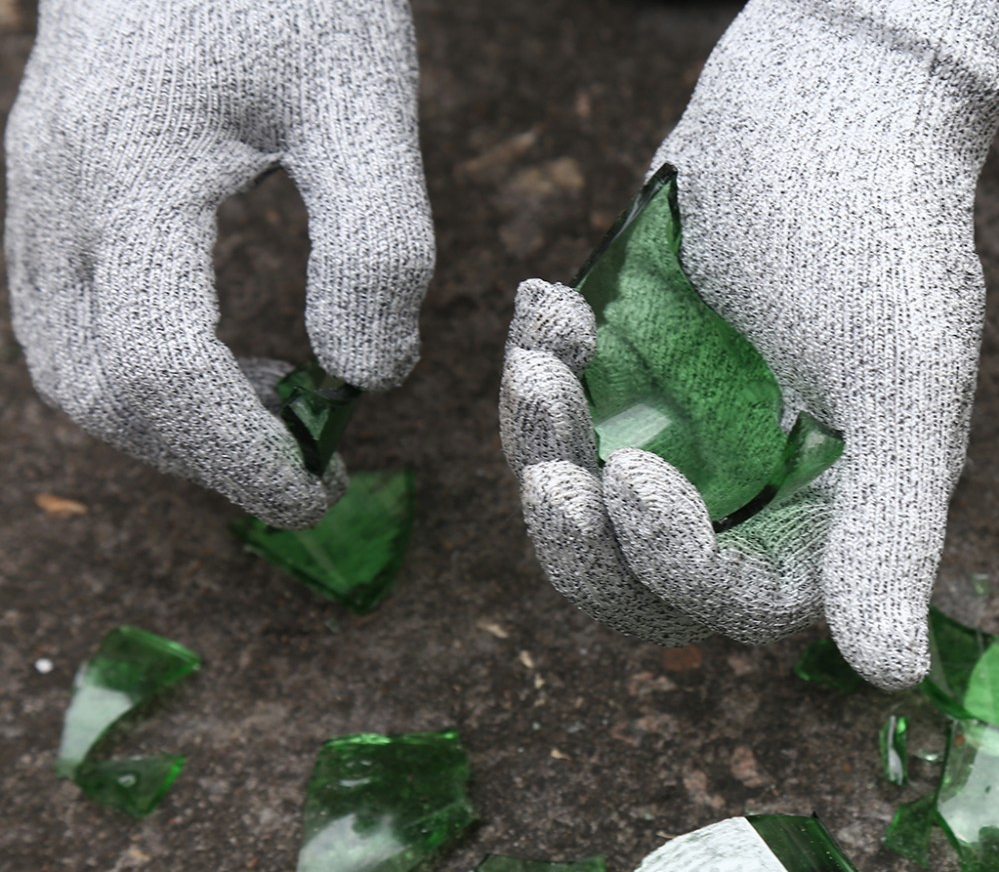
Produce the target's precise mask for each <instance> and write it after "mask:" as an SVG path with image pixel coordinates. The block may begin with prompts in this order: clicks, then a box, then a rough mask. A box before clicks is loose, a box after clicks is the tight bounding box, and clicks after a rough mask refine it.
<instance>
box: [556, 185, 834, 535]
mask: <svg viewBox="0 0 999 872" xmlns="http://www.w3.org/2000/svg"><path fill="white" fill-rule="evenodd" d="M679 251H680V217H679V210H678V208H677V201H676V172H675V170H674V169H673V168H672V167H670V166H669V165H664V166H663V167H662V168H661V169H660V170H659V171H658V172H657V173H656V174H655V175H654V176H653V177H652V178H651V179H650V180H649V182H648V183H647V184H646V185H645V187H644V188H642V190H641V192H640V193H639V194H638V196H637V197H636V198H635V199H634V200H633V201H632V203H631V204H630V205H629V207H628V209H627V210H626V211H625V212H624V214H622V215H621V217H620V218H619V219H618V220H617V222H616V224H615V225H614V227H613V228H612V229H611V231H610V233H609V234H608V235H607V237H606V239H605V240H604V241H603V243H602V244H601V245H600V246H599V247H598V249H597V250H596V251H595V252H594V253H593V255H592V256H591V257H590V259H589V260H588V261H587V263H586V264H585V266H584V267H583V269H582V270H581V272H580V274H579V275H578V276H577V277H576V279H575V280H574V282H573V284H574V286H575V287H576V288H577V289H578V290H579V291H580V293H581V294H582V295H583V296H584V297H585V298H586V300H587V301H588V302H589V304H590V305H591V306H592V308H593V311H594V313H595V315H596V319H597V349H596V354H595V355H594V357H593V360H592V361H591V362H590V364H589V366H588V367H587V368H586V371H585V372H584V374H583V386H584V388H585V390H586V394H587V398H588V400H589V403H590V410H591V413H592V415H593V422H594V428H595V431H596V437H597V449H598V453H599V457H600V459H601V461H605V460H606V459H607V458H608V457H609V456H610V455H611V454H612V453H613V452H614V451H616V450H617V449H619V448H625V447H637V448H643V449H645V450H647V451H651V452H654V453H655V454H658V455H659V456H660V457H663V458H664V459H665V460H668V461H669V462H670V463H671V464H673V465H674V466H675V467H676V468H677V469H679V470H680V471H681V472H682V473H683V474H684V475H685V476H686V477H687V478H688V479H689V480H690V481H691V482H692V483H693V484H694V486H695V487H697V489H698V491H699V492H700V494H701V496H702V497H703V498H704V502H705V504H706V505H707V508H708V513H709V514H710V516H711V519H712V520H713V521H714V522H715V523H716V525H720V527H722V528H724V527H727V526H732V525H733V524H734V523H738V522H739V521H741V520H744V519H745V518H746V517H749V516H750V515H751V514H753V513H754V512H755V511H758V510H759V509H760V508H762V507H763V506H764V505H766V504H767V503H769V502H770V501H772V500H773V499H774V498H775V497H777V498H780V499H784V498H786V497H788V496H790V495H791V494H792V493H793V492H794V491H796V490H797V489H799V488H801V487H803V486H804V485H806V484H807V483H808V482H810V481H811V480H813V479H814V478H815V477H816V476H817V475H819V474H820V473H821V472H823V471H824V470H825V469H827V468H828V467H829V466H830V465H831V464H832V463H833V462H834V461H835V460H836V459H837V458H838V457H839V456H840V454H841V453H842V450H843V442H842V439H841V437H840V435H839V434H837V433H835V432H834V431H832V430H830V429H828V428H826V427H825V426H823V425H822V424H821V423H820V422H818V421H817V420H816V419H815V418H813V417H811V416H810V415H807V416H806V415H802V416H800V417H799V419H798V421H797V423H796V424H795V426H794V428H793V429H792V432H791V434H790V435H788V434H785V433H784V431H783V430H782V429H781V427H780V416H781V407H782V400H781V394H780V389H779V387H778V385H777V381H776V379H775V378H774V376H773V373H772V372H771V371H770V369H769V367H768V366H767V364H766V362H765V361H764V360H763V358H762V357H761V356H760V354H759V352H757V351H756V349H755V348H754V347H753V346H752V345H751V344H750V343H749V342H748V341H747V340H746V339H745V337H743V336H742V335H741V334H740V333H739V332H738V331H736V330H735V328H733V327H732V326H731V325H730V324H728V323H727V322H726V321H725V320H724V319H723V318H721V317H720V316H719V315H717V314H716V313H715V312H714V311H713V310H712V309H710V308H709V307H708V306H707V305H706V304H705V303H704V301H703V300H702V299H701V297H700V296H699V295H698V294H697V292H696V291H695V290H694V288H693V286H692V285H691V284H690V281H689V280H688V279H687V276H686V275H685V274H684V272H683V268H682V267H681V265H680V262H679Z"/></svg>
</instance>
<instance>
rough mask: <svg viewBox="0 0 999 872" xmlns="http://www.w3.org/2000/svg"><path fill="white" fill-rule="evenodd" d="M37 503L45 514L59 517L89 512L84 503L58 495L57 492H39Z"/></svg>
mask: <svg viewBox="0 0 999 872" xmlns="http://www.w3.org/2000/svg"><path fill="white" fill-rule="evenodd" d="M35 504H36V505H37V506H38V508H40V509H41V510H42V511H43V512H45V514H47V515H55V516H56V517H57V518H68V517H69V516H70V515H85V514H87V507H86V506H85V505H84V504H83V503H81V502H77V501H76V500H70V499H67V498H66V497H57V496H56V495H55V494H38V495H37V496H35Z"/></svg>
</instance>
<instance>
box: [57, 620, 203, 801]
mask: <svg viewBox="0 0 999 872" xmlns="http://www.w3.org/2000/svg"><path fill="white" fill-rule="evenodd" d="M200 666H201V658H200V657H199V656H198V655H197V654H195V653H194V652H193V651H191V650H190V649H188V648H185V647H184V646H183V645H181V644H179V643H177V642H173V641H171V640H170V639H166V638H164V637H163V636H157V635H156V634H155V633H149V632H147V631H145V630H140V629H138V628H137V627H131V626H127V625H124V626H121V627H117V628H116V629H114V630H112V631H111V632H110V633H108V634H107V635H106V636H105V637H104V638H103V639H102V640H101V643H100V646H99V648H98V649H97V653H96V654H95V655H94V656H93V657H92V658H91V659H90V660H89V661H86V662H84V663H83V664H82V665H81V666H80V669H79V670H78V671H77V674H76V678H75V679H74V681H73V699H72V701H71V702H70V706H69V709H68V710H67V712H66V717H65V722H64V725H63V733H62V741H61V743H60V746H59V755H58V759H57V761H56V775H58V776H59V777H60V778H72V779H73V781H74V782H76V783H77V784H78V785H79V786H80V787H81V789H82V790H83V791H84V793H86V794H87V795H88V796H90V797H92V798H93V799H95V800H97V801H98V802H101V803H102V804H104V805H108V806H111V807H113V808H117V809H119V810H121V811H125V812H127V813H129V814H131V815H133V816H135V817H141V816H143V815H145V814H148V813H149V812H150V811H152V809H153V808H154V807H155V805H156V804H157V803H158V802H159V800H160V799H161V798H162V797H163V795H164V794H165V793H166V791H167V789H168V788H169V787H170V785H171V784H172V783H173V781H174V779H175V778H176V777H177V775H178V774H179V773H180V770H181V768H182V767H183V764H184V758H183V757H180V756H178V755H160V756H151V757H133V758H129V759H126V760H95V759H94V749H95V748H96V747H97V746H98V745H99V743H100V741H101V739H103V738H105V737H106V736H107V735H108V734H109V732H110V731H111V729H112V727H113V726H114V725H115V724H117V723H119V722H120V721H121V720H122V718H123V717H124V716H125V715H127V714H129V713H130V712H133V711H135V710H136V709H138V708H139V707H140V706H142V705H144V704H146V703H148V702H149V701H150V700H152V699H153V698H154V697H155V696H156V695H157V694H159V693H160V692H162V691H163V690H165V689H166V688H168V687H170V686H171V685H173V684H175V683H176V682H178V681H180V680H181V679H182V678H184V677H185V676H187V675H190V674H191V673H192V672H194V671H196V670H197V669H199V668H200Z"/></svg>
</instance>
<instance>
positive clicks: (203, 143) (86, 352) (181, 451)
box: [6, 0, 433, 526]
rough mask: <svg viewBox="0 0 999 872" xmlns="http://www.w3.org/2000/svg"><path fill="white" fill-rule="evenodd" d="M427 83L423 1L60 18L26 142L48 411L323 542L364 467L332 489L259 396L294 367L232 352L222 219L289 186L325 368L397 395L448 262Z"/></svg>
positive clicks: (156, 0)
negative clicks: (427, 144)
mask: <svg viewBox="0 0 999 872" xmlns="http://www.w3.org/2000/svg"><path fill="white" fill-rule="evenodd" d="M416 79H417V71H416V58H415V51H414V39H413V33H412V23H411V19H410V14H409V8H408V5H407V3H406V2H405V0H282V2H279V3H259V2H254V0H212V2H205V0H42V2H41V9H40V20H39V28H38V39H37V43H36V45H35V49H34V52H33V54H32V56H31V59H30V61H29V64H28V68H27V71H26V73H25V76H24V80H23V83H22V85H21V91H20V94H19V97H18V101H17V104H16V106H15V108H14V110H13V112H12V114H11V116H10V121H9V126H8V130H7V141H6V146H7V158H8V168H9V175H8V192H9V200H8V208H7V227H6V252H7V262H8V269H9V276H8V278H9V282H10V288H11V296H12V307H13V316H14V326H15V329H16V331H17V335H18V338H19V340H20V342H21V344H22V345H23V346H24V349H25V353H26V355H27V361H28V366H29V368H30V370H31V374H32V377H33V379H34V381H35V385H36V386H37V388H38V390H39V392H40V393H41V394H42V396H43V397H45V398H46V399H47V400H48V401H49V402H51V403H52V404H54V405H56V406H58V407H60V408H62V409H64V410H65V411H66V412H67V413H68V414H69V415H70V416H72V417H73V418H74V419H75V420H76V421H77V422H78V423H79V424H80V425H81V426H83V427H84V428H85V429H87V430H88V431H90V432H91V433H93V434H95V435H97V436H99V437H101V438H103V439H106V440H107V441H109V442H111V443H112V444H113V445H116V446H118V447H119V448H123V449H125V450H126V451H129V452H130V453H132V454H134V455H136V456H137V457H140V458H142V459H143V460H145V461H148V462H149V463H152V464H153V465H155V466H156V467H158V468H160V469H162V470H165V471H168V472H172V473H176V474H178V475H182V476H184V477H187V478H191V479H193V480H195V481H198V482H200V483H201V484H203V485H205V486H207V487H210V488H213V489H215V490H218V491H220V492H222V493H223V494H225V495H226V496H227V497H229V498H230V499H232V500H233V501H234V502H235V503H237V504H239V505H240V506H242V507H243V508H245V509H247V510H248V511H250V512H252V513H253V514H255V515H258V516H259V517H261V518H263V519H264V520H266V521H268V522H270V523H272V524H276V525H280V526H303V525H307V524H309V523H311V522H314V521H315V520H316V519H317V518H318V517H319V516H320V515H321V514H322V512H323V511H324V510H325V508H326V505H327V502H328V499H329V498H330V496H331V495H332V496H335V495H336V494H337V493H338V492H339V490H341V489H342V486H343V480H344V473H343V469H342V466H341V465H340V464H339V463H334V464H333V465H332V469H333V472H332V473H331V474H330V476H328V480H327V482H326V487H325V488H324V483H323V482H321V481H320V480H319V479H318V478H316V477H314V476H312V475H310V474H309V473H307V472H306V471H305V469H304V468H303V465H302V460H301V456H300V454H299V451H298V449H297V447H296V444H295V442H294V440H293V439H292V437H291V436H290V435H289V433H288V432H287V431H286V429H285V427H284V425H283V424H282V423H281V422H280V421H279V420H278V419H277V418H276V417H275V416H274V415H272V414H270V413H269V412H267V411H265V408H264V405H263V404H262V402H261V398H258V395H257V392H256V391H255V387H254V385H253V384H252V383H251V379H252V377H253V374H254V373H256V374H257V375H260V374H261V373H263V375H265V376H267V378H272V377H273V375H274V373H275V372H276V370H274V369H273V368H268V367H267V366H263V367H261V365H260V364H259V363H251V364H249V365H247V367H246V373H245V374H244V372H243V370H241V368H240V366H239V364H237V361H236V360H235V358H234V357H233V355H232V354H231V352H230V351H229V349H228V348H226V346H224V345H223V344H222V343H221V342H220V341H219V340H218V339H217V338H216V336H215V326H216V321H217V319H218V305H217V301H216V297H215V292H214V288H213V282H214V273H213V270H212V246H213V243H214V239H215V210H216V208H217V206H218V205H219V203H220V202H221V201H222V200H224V199H225V198H226V197H227V196H228V195H229V194H231V193H233V192H234V191H236V190H238V189H240V188H243V187H245V186H247V185H248V184H249V183H251V182H252V181H253V180H254V179H255V178H256V177H257V176H259V175H260V174H261V173H262V172H264V171H265V170H267V169H269V168H271V167H274V166H277V165H280V166H282V167H284V168H285V169H286V170H287V171H288V173H289V174H290V176H291V177H292V179H293V180H294V181H295V183H296V185H297V186H298V188H299V191H300V192H301V194H302V198H303V200H304V202H305V205H306V207H307V209H308V212H309V230H310V236H311V239H312V254H311V256H310V259H309V268H308V309H307V312H306V323H307V326H308V330H309V336H310V339H311V343H312V348H313V351H314V352H315V354H316V355H317V356H318V358H319V360H320V362H321V363H322V364H323V366H324V367H325V368H326V369H327V370H329V371H330V372H333V373H335V374H336V375H339V376H342V377H343V378H344V379H346V380H347V381H348V382H350V383H352V384H354V385H356V386H358V387H360V388H362V389H366V390H379V389H383V388H387V387H389V386H391V385H394V384H396V383H398V382H399V381H400V380H401V379H403V378H404V377H405V376H406V374H407V373H408V372H409V371H410V369H411V368H412V367H413V365H414V364H415V362H416V359H417V356H418V344H419V342H418V335H417V317H418V310H419V306H420V301H421V299H422V296H423V293H424V291H425V288H426V285H427V282H428V280H429V277H430V273H431V269H432V264H433V238H432V227H431V222H430V214H429V207H428V203H427V198H426V191H425V186H424V182H423V173H422V167H421V160H420V154H419V151H418V145H417V128H416V102H415V96H416ZM248 375H249V376H250V377H248ZM258 386H260V387H262V385H258ZM262 393H265V392H263V391H262ZM264 399H265V397H264Z"/></svg>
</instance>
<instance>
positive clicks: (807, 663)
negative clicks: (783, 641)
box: [794, 639, 864, 691]
mask: <svg viewBox="0 0 999 872" xmlns="http://www.w3.org/2000/svg"><path fill="white" fill-rule="evenodd" d="M794 671H795V674H796V675H797V676H798V677H799V678H802V679H804V680H805V681H810V682H812V683H813V684H821V685H823V686H824V687H830V688H832V689H833V690H843V691H854V690H858V689H859V688H860V687H862V686H863V684H864V679H863V678H861V677H860V676H859V675H857V673H856V672H854V671H853V669H851V668H850V664H849V663H847V662H846V660H844V659H843V655H842V654H840V653H839V648H837V647H836V643H835V642H833V640H832V639H817V640H816V641H814V642H811V643H809V645H808V647H806V648H805V651H804V653H803V654H802V655H801V657H800V658H799V659H798V662H797V663H795V664H794Z"/></svg>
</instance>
